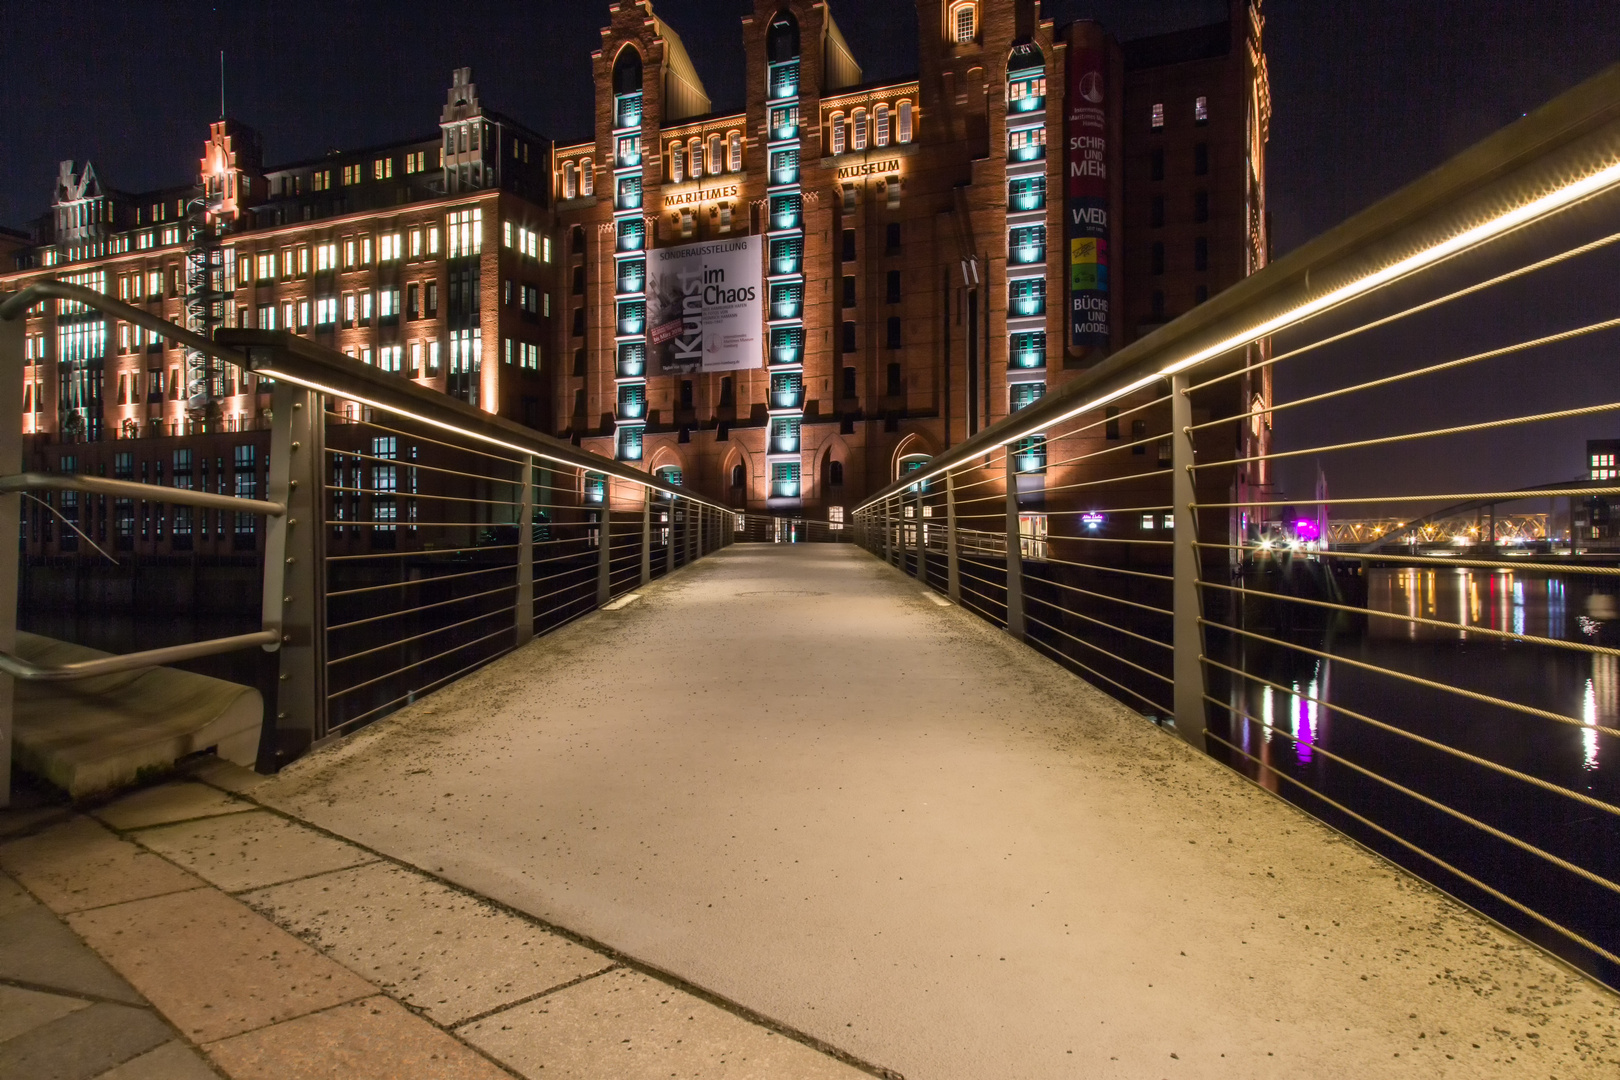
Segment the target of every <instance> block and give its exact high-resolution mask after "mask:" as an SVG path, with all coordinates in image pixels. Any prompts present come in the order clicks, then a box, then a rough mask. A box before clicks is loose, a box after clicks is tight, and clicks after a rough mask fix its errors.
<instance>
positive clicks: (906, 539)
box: [895, 492, 917, 574]
mask: <svg viewBox="0 0 1620 1080" xmlns="http://www.w3.org/2000/svg"><path fill="white" fill-rule="evenodd" d="M895 498H896V501H897V502H898V503H899V505H898V506H897V507H895V513H896V515H897V516H898V517H899V520H900V572H901V573H902V574H904V573H906V572H907V570H906V556H907V555H908V554H915V553H916V547H917V533H916V530H915V529H911V530H908V529H907V528H906V511H908V510H915V509H916V508H915V507H913V506H907V505H906V495H905V492H901V493H900V494H899V495H897V496H896V497H895Z"/></svg>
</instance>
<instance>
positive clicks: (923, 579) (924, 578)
mask: <svg viewBox="0 0 1620 1080" xmlns="http://www.w3.org/2000/svg"><path fill="white" fill-rule="evenodd" d="M917 583H918V584H920V585H921V586H923V588H927V587H928V526H927V525H926V524H924V519H923V485H922V484H918V485H917Z"/></svg>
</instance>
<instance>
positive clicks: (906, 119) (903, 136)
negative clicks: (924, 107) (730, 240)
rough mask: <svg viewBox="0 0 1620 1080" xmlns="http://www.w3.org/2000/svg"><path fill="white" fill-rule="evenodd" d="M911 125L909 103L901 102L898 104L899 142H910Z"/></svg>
mask: <svg viewBox="0 0 1620 1080" xmlns="http://www.w3.org/2000/svg"><path fill="white" fill-rule="evenodd" d="M911 124H912V119H911V102H909V101H902V102H901V103H900V138H899V141H900V142H903V143H908V142H910V141H911V132H912V127H911Z"/></svg>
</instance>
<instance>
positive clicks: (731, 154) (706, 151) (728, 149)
mask: <svg viewBox="0 0 1620 1080" xmlns="http://www.w3.org/2000/svg"><path fill="white" fill-rule="evenodd" d="M722 162H723V164H722ZM742 163H743V139H742V132H740V131H730V132H727V133H726V134H725V135H724V136H723V137H722V136H721V135H720V133H719V132H715V133H713V134H711V135H710V136H709V137H708V138H707V139H703V138H700V137H698V136H696V135H694V136H692V137H691V138H689V139H686V140H684V141H683V140H681V139H676V140H675V141H673V142H671V143H670V144H669V180H670V183H672V184H679V183H680V182H681V181H682V180H687V179H691V180H697V179H700V178H702V177H704V176H719V175H720V174H721V173H722V172H741V171H742Z"/></svg>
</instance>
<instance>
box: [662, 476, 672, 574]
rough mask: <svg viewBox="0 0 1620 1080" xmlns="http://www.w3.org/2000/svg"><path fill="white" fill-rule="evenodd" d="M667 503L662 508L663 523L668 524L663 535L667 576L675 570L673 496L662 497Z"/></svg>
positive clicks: (665, 572)
mask: <svg viewBox="0 0 1620 1080" xmlns="http://www.w3.org/2000/svg"><path fill="white" fill-rule="evenodd" d="M664 501H665V503H666V504H667V505H666V506H665V509H664V524H665V525H667V526H668V528H667V529H666V530H665V535H664V576H665V577H668V576H669V575H670V574H673V573H674V572H675V497H674V496H673V495H672V496H669V497H668V498H665V499H664Z"/></svg>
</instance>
